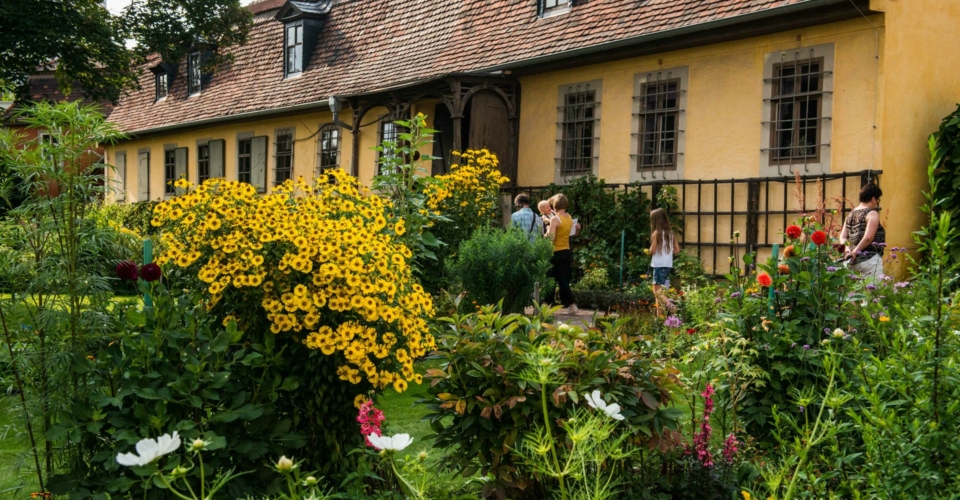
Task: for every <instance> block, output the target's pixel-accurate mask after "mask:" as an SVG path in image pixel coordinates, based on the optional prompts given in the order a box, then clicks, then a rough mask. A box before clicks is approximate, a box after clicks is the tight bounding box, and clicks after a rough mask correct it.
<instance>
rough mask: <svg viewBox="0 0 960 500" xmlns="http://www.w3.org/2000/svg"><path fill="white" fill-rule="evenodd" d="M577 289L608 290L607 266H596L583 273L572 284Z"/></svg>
mask: <svg viewBox="0 0 960 500" xmlns="http://www.w3.org/2000/svg"><path fill="white" fill-rule="evenodd" d="M574 288H575V289H577V290H608V289H609V288H610V278H609V277H608V275H607V268H605V267H597V268H594V269H591V270H589V271H587V272H586V273H584V275H583V278H580V281H578V282H576V284H574Z"/></svg>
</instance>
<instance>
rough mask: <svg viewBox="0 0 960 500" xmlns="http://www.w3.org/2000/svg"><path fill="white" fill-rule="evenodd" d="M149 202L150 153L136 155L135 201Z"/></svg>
mask: <svg viewBox="0 0 960 500" xmlns="http://www.w3.org/2000/svg"><path fill="white" fill-rule="evenodd" d="M149 200H150V153H140V154H139V155H137V201H149Z"/></svg>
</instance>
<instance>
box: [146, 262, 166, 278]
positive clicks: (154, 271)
mask: <svg viewBox="0 0 960 500" xmlns="http://www.w3.org/2000/svg"><path fill="white" fill-rule="evenodd" d="M161 276H163V271H161V270H160V266H158V265H156V264H155V263H153V262H151V263H149V264H144V266H143V267H141V268H140V277H141V278H143V280H144V281H157V280H158V279H160V277H161Z"/></svg>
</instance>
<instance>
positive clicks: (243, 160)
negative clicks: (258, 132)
mask: <svg viewBox="0 0 960 500" xmlns="http://www.w3.org/2000/svg"><path fill="white" fill-rule="evenodd" d="M252 142H253V141H252V139H240V140H238V141H237V180H238V181H240V182H246V183H247V184H250V182H251V180H250V174H251V172H252V167H253V161H252V156H251V152H252V151H251V150H252V149H253V144H252Z"/></svg>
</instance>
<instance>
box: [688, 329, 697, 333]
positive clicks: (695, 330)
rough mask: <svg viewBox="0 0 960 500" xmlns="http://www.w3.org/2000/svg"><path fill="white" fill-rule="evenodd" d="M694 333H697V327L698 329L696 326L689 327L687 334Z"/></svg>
mask: <svg viewBox="0 0 960 500" xmlns="http://www.w3.org/2000/svg"><path fill="white" fill-rule="evenodd" d="M694 333H697V329H696V328H687V334H688V335H693V334H694Z"/></svg>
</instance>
